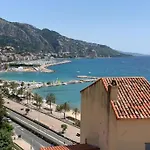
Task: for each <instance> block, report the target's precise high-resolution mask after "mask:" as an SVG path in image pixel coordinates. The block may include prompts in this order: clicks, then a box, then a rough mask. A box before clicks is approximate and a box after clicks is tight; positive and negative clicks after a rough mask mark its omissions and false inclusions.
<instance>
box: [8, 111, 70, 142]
mask: <svg viewBox="0 0 150 150" xmlns="http://www.w3.org/2000/svg"><path fill="white" fill-rule="evenodd" d="M7 111H8V112H9V116H10V117H12V118H14V119H15V120H17V121H18V122H20V123H22V124H24V125H26V126H27V127H28V128H30V129H32V130H34V131H36V132H37V133H40V134H41V135H43V136H45V137H46V138H48V139H50V140H51V141H52V142H54V143H57V144H58V145H65V144H66V145H72V144H73V143H72V142H71V141H69V140H67V139H66V138H64V137H62V136H60V135H58V134H56V133H55V132H52V131H51V130H48V129H46V128H44V127H42V126H40V125H38V124H36V123H34V122H33V121H31V120H29V119H27V118H25V117H23V116H21V115H19V114H17V113H15V112H13V111H11V110H9V109H8V110H7Z"/></svg>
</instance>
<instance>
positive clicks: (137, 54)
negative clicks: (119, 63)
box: [121, 52, 149, 56]
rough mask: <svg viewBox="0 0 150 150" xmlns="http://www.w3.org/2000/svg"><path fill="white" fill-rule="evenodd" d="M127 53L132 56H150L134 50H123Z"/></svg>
mask: <svg viewBox="0 0 150 150" xmlns="http://www.w3.org/2000/svg"><path fill="white" fill-rule="evenodd" d="M121 53H124V54H127V55H132V56H149V55H148V54H147V55H146V54H140V53H132V52H121Z"/></svg>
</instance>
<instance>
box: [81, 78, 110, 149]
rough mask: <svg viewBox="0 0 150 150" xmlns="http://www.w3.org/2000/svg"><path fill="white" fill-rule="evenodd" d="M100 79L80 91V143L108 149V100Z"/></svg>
mask: <svg viewBox="0 0 150 150" xmlns="http://www.w3.org/2000/svg"><path fill="white" fill-rule="evenodd" d="M107 98H108V97H107V93H106V91H105V89H104V86H103V84H102V81H101V80H99V81H97V82H96V83H94V84H93V85H91V86H90V87H88V88H87V89H85V90H83V91H82V92H81V99H82V100H81V112H82V114H81V120H82V121H81V143H85V139H87V143H88V144H91V145H95V146H98V147H99V148H100V149H101V150H108V132H109V131H108V128H109V125H108V116H109V111H108V101H107Z"/></svg>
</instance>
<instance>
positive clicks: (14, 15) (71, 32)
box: [0, 0, 150, 54]
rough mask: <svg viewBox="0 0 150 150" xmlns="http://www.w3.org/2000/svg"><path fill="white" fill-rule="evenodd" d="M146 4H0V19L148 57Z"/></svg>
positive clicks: (42, 0) (125, 0)
mask: <svg viewBox="0 0 150 150" xmlns="http://www.w3.org/2000/svg"><path fill="white" fill-rule="evenodd" d="M149 7H150V0H1V1H0V17H1V18H3V19H6V20H8V21H13V22H22V23H28V24H32V25H34V26H35V27H37V28H40V29H42V28H48V29H50V30H54V31H57V32H59V33H60V34H62V35H65V36H67V37H70V38H74V39H79V40H84V41H87V42H94V43H99V44H105V45H108V46H110V47H111V48H114V49H116V50H119V51H125V52H137V53H142V54H150V46H149V45H150V44H149V40H150V9H149Z"/></svg>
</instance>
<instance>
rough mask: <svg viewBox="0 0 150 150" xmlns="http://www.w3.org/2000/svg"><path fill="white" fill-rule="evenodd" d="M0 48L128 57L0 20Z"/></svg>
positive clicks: (34, 28) (28, 26) (74, 55)
mask: <svg viewBox="0 0 150 150" xmlns="http://www.w3.org/2000/svg"><path fill="white" fill-rule="evenodd" d="M0 46H13V47H14V48H15V49H16V51H17V52H24V51H26V52H27V51H28V52H36V53H38V52H43V53H48V52H49V53H57V54H61V55H62V56H63V55H68V56H70V57H117V56H128V55H126V54H123V53H121V52H118V51H116V50H113V49H112V48H110V47H108V46H106V45H100V44H95V43H88V42H84V41H80V40H74V39H71V38H67V37H65V36H62V35H60V34H59V33H57V32H55V31H51V30H49V29H42V30H40V29H38V28H36V27H34V26H32V25H29V24H24V23H18V22H9V21H6V20H4V19H2V18H0Z"/></svg>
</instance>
